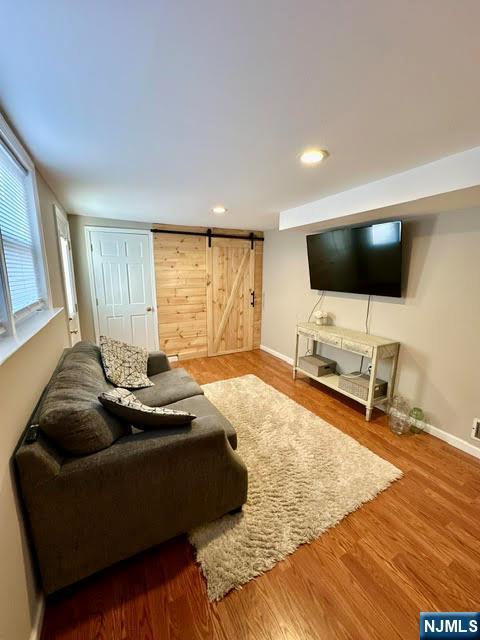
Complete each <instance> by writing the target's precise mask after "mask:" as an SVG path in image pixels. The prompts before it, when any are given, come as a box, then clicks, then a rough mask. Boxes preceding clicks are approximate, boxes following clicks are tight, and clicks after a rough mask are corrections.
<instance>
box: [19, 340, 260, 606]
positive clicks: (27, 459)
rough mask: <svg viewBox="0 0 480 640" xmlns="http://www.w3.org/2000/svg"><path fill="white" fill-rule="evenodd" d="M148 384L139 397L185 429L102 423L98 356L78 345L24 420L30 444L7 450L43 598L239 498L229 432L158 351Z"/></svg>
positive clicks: (238, 471) (240, 469)
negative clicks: (181, 416) (187, 418)
mask: <svg viewBox="0 0 480 640" xmlns="http://www.w3.org/2000/svg"><path fill="white" fill-rule="evenodd" d="M148 375H149V377H150V379H151V381H152V382H154V383H155V385H154V386H153V387H148V388H145V389H141V390H137V391H135V394H136V395H137V397H138V398H139V399H140V400H141V401H142V402H143V403H144V404H147V405H150V406H168V407H169V408H179V409H183V410H187V411H189V412H191V413H194V414H195V415H196V416H197V418H196V419H195V420H193V422H192V423H191V425H188V426H182V427H176V428H163V429H161V430H156V431H138V430H136V429H132V428H131V427H130V426H129V425H127V424H125V423H122V422H121V421H120V420H119V419H118V418H116V417H115V416H112V415H110V414H108V412H106V410H105V409H104V408H103V407H102V405H101V404H100V403H99V401H98V395H99V394H100V393H101V392H102V391H105V390H107V389H109V388H111V385H110V383H109V382H108V381H107V380H106V378H105V375H104V373H103V368H102V364H101V358H100V351H99V348H98V347H97V346H96V345H93V344H91V343H85V342H81V343H79V344H77V345H76V346H75V347H73V348H72V349H69V350H67V351H66V352H65V353H64V355H63V357H62V359H61V361H60V363H59V365H58V367H57V368H56V370H55V372H54V374H53V375H52V378H51V380H50V382H49V384H48V385H47V387H46V389H45V391H44V393H43V396H42V398H41V400H40V402H39V405H38V407H37V409H36V411H35V413H34V416H33V418H32V421H31V424H33V423H39V424H40V429H39V432H38V438H37V439H36V441H35V442H33V443H30V444H28V443H27V442H26V438H25V437H24V438H22V440H21V442H20V443H19V446H18V447H17V449H16V451H15V455H14V458H15V463H16V469H17V477H18V482H19V485H20V492H21V495H22V497H23V502H24V506H25V510H26V513H27V517H28V520H29V524H30V529H31V533H32V538H33V544H34V547H35V551H36V555H37V558H38V564H39V568H40V573H41V577H42V582H43V587H44V590H45V591H46V593H51V592H54V591H57V590H58V589H60V588H62V587H64V586H67V585H69V584H71V583H73V582H76V581H77V580H79V579H81V578H84V577H86V576H88V575H90V574H92V573H94V572H96V571H98V570H100V569H103V568H104V567H107V566H109V565H111V564H113V563H115V562H117V561H119V560H122V559H124V558H127V557H129V556H131V555H133V554H135V553H138V552H139V551H142V550H144V549H147V548H149V547H152V546H154V545H157V544H159V543H160V542H163V541H164V540H167V539H168V538H171V537H173V536H176V535H178V534H181V533H184V532H187V531H189V530H191V529H192V528H194V527H196V526H198V525H200V524H203V523H205V522H209V521H211V520H214V519H216V518H219V517H220V516H222V515H224V514H226V513H228V512H231V511H235V510H237V509H239V508H241V506H242V505H243V504H244V502H245V500H246V497H247V469H246V467H245V465H244V464H243V462H242V460H241V459H240V457H239V456H238V454H237V453H236V452H235V449H236V445H237V437H236V433H235V430H234V428H233V427H232V425H231V424H230V423H229V422H228V420H226V418H225V417H224V416H223V415H222V414H221V413H220V412H219V411H218V410H217V409H216V408H215V407H214V406H213V405H212V404H211V403H210V402H209V401H208V400H207V398H206V397H205V396H204V394H203V391H202V389H201V387H200V386H199V385H198V384H197V383H196V382H195V380H193V379H192V378H191V377H190V376H189V375H188V374H187V373H186V371H185V370H184V369H170V365H169V362H168V359H167V358H166V356H165V355H164V354H163V353H155V354H151V355H150V356H149V361H148ZM42 425H43V427H42ZM47 434H48V435H47ZM26 436H28V429H27V431H26ZM27 439H28V438H27ZM73 451H74V452H75V453H72V452H73ZM85 451H92V452H89V453H85Z"/></svg>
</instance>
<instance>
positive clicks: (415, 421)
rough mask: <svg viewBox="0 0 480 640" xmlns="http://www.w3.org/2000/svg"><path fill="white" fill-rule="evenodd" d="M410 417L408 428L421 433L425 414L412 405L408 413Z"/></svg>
mask: <svg viewBox="0 0 480 640" xmlns="http://www.w3.org/2000/svg"><path fill="white" fill-rule="evenodd" d="M408 415H409V417H410V418H411V422H410V430H411V431H412V432H413V433H421V432H422V431H423V430H424V428H425V414H424V413H423V409H420V407H413V409H411V411H410V413H409V414H408Z"/></svg>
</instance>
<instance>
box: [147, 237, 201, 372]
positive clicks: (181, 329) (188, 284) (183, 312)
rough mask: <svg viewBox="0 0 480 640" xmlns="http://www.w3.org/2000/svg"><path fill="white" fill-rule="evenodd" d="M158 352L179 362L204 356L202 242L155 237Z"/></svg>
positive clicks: (194, 238) (192, 238)
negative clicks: (173, 357) (160, 350)
mask: <svg viewBox="0 0 480 640" xmlns="http://www.w3.org/2000/svg"><path fill="white" fill-rule="evenodd" d="M154 254H155V274H156V285H157V308H158V330H159V335H160V348H161V349H162V350H163V351H165V352H166V353H167V355H169V356H175V355H176V356H178V358H179V359H181V360H183V359H188V358H198V357H205V356H206V355H207V308H206V303H207V293H206V255H205V238H204V237H202V236H189V235H184V234H181V233H179V234H161V233H156V234H154Z"/></svg>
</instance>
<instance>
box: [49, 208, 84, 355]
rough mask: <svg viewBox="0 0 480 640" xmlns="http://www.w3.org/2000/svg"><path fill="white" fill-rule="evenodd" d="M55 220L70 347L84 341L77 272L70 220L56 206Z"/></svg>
mask: <svg viewBox="0 0 480 640" xmlns="http://www.w3.org/2000/svg"><path fill="white" fill-rule="evenodd" d="M54 210H55V219H56V222H57V236H58V250H59V253H60V264H61V266H62V279H63V291H64V293H65V304H66V313H67V322H68V331H69V336H70V345H71V346H72V347H73V345H74V344H75V343H77V342H78V341H79V340H81V339H82V337H81V335H80V320H79V317H78V304H77V290H76V288H75V272H74V270H73V257H72V245H71V242H70V227H69V226H68V218H67V215H66V213H65V212H64V211H62V210H61V209H60V208H59V207H57V206H56V205H55V206H54Z"/></svg>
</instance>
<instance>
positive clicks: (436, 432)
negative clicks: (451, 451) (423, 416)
mask: <svg viewBox="0 0 480 640" xmlns="http://www.w3.org/2000/svg"><path fill="white" fill-rule="evenodd" d="M425 431H426V432H427V433H429V434H430V435H432V436H435V438H439V439H440V440H443V441H444V442H448V444H451V445H452V447H455V448H456V449H460V450H461V451H464V452H465V453H469V454H470V455H471V456H474V457H475V458H480V449H479V448H478V447H476V446H475V445H474V444H470V443H469V442H465V440H462V439H461V438H459V437H458V436H454V435H453V434H451V433H447V432H446V431H444V430H443V429H439V428H438V427H434V426H433V424H428V423H426V424H425Z"/></svg>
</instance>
